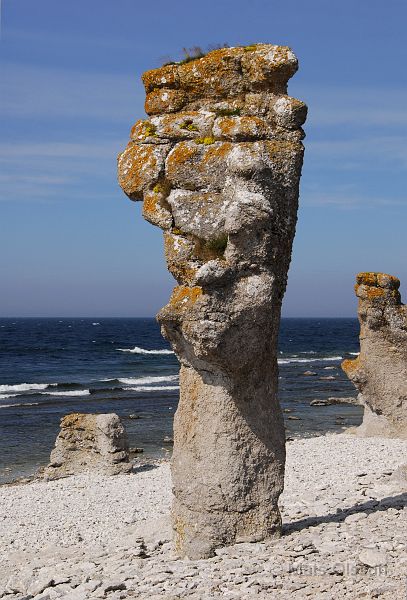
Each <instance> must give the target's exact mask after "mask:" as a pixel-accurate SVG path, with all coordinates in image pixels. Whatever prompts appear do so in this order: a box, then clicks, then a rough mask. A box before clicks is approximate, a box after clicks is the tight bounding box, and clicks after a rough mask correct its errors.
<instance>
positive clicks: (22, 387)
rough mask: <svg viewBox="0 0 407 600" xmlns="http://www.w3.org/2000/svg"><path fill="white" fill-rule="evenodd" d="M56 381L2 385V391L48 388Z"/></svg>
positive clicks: (0, 387)
mask: <svg viewBox="0 0 407 600" xmlns="http://www.w3.org/2000/svg"><path fill="white" fill-rule="evenodd" d="M55 385H58V384H56V383H16V384H15V385H0V392H30V391H31V390H46V389H47V388H48V387H51V386H55Z"/></svg>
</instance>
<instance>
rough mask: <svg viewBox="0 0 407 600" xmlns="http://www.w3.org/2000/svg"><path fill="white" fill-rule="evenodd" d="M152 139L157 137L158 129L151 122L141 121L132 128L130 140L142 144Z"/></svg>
mask: <svg viewBox="0 0 407 600" xmlns="http://www.w3.org/2000/svg"><path fill="white" fill-rule="evenodd" d="M150 137H154V138H155V137H157V128H156V126H155V125H154V124H153V123H151V122H150V121H145V120H143V119H140V120H139V121H137V122H136V123H135V124H134V125H133V127H132V128H131V131H130V139H131V140H134V141H135V142H142V141H144V140H145V139H147V138H150Z"/></svg>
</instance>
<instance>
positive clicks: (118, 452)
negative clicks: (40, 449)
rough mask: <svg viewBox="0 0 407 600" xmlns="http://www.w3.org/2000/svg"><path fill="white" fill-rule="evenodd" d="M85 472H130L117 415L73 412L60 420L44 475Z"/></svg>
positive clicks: (123, 432) (123, 435) (125, 442)
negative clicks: (59, 428) (59, 427)
mask: <svg viewBox="0 0 407 600" xmlns="http://www.w3.org/2000/svg"><path fill="white" fill-rule="evenodd" d="M84 471H92V472H98V473H100V474H104V475H117V474H118V473H127V472H129V471H131V464H130V463H129V450H128V444H127V436H126V432H125V430H124V427H123V425H122V423H121V421H120V418H119V417H118V416H117V415H116V414H114V413H111V414H100V415H92V414H79V413H73V414H70V415H66V416H65V417H63V419H61V431H60V432H59V434H58V437H57V439H56V442H55V448H54V449H53V450H52V452H51V457H50V464H49V465H48V467H47V468H46V470H45V476H46V477H48V478H52V479H54V478H58V477H65V476H67V475H77V474H79V473H82V472H84Z"/></svg>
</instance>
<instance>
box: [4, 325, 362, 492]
mask: <svg viewBox="0 0 407 600" xmlns="http://www.w3.org/2000/svg"><path fill="white" fill-rule="evenodd" d="M358 334H359V325H358V322H357V320H355V319H283V320H282V323H281V331H280V340H279V369H280V379H279V397H280V401H281V404H282V406H283V409H285V418H286V428H287V436H288V437H298V436H311V435H319V434H321V433H323V432H326V431H339V430H341V429H343V428H344V427H348V426H350V425H358V424H359V423H360V422H361V416H362V409H361V408H360V407H358V406H353V405H346V404H344V405H333V406H320V407H316V406H310V401H312V400H314V399H316V398H318V399H325V398H329V397H331V396H335V397H340V396H356V392H355V389H354V387H353V385H352V384H351V383H350V382H349V381H348V379H347V378H346V376H345V375H344V374H343V373H342V371H341V369H340V362H341V361H342V360H343V358H350V357H352V356H354V355H355V354H356V353H357V352H358V350H359V341H358ZM178 370H179V364H178V361H177V359H176V357H175V355H174V353H173V352H172V351H171V348H170V346H169V345H168V343H167V342H166V341H165V340H164V339H163V338H162V336H161V334H160V329H159V326H158V325H157V323H156V321H155V320H154V319H135V318H134V319H121V318H117V319H64V318H61V319H37V318H32V319H0V483H4V482H7V481H11V480H13V479H15V478H17V477H21V476H23V475H29V474H32V473H33V472H34V471H35V470H36V469H37V468H38V467H40V466H42V465H45V464H46V463H47V462H48V458H49V454H50V451H51V449H52V448H53V445H54V442H55V438H56V436H57V434H58V431H59V422H60V419H61V417H63V416H64V415H66V414H68V413H71V412H104V413H105V412H115V413H117V414H118V415H120V417H121V418H122V419H123V422H124V425H125V427H126V430H127V433H128V436H129V443H130V446H132V447H138V448H143V449H144V454H143V456H145V457H147V458H151V457H163V456H168V455H169V453H170V446H169V445H168V444H167V443H165V442H164V438H165V437H166V436H168V437H171V436H172V420H173V415H174V412H175V410H176V408H177V402H178V394H179V388H178ZM306 371H311V372H312V373H314V375H304V372H306ZM327 378H328V379H327Z"/></svg>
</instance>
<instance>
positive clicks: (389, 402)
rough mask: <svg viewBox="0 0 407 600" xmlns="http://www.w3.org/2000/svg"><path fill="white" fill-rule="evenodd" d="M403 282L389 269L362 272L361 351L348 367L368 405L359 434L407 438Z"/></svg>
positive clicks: (358, 281)
mask: <svg viewBox="0 0 407 600" xmlns="http://www.w3.org/2000/svg"><path fill="white" fill-rule="evenodd" d="M399 286H400V281H399V280H398V279H397V278H396V277H393V276H392V275H387V274H385V273H359V275H358V276H357V278H356V286H355V291H356V295H357V297H358V298H359V309H358V314H359V322H360V354H359V356H358V357H357V358H356V359H354V360H345V361H343V363H342V368H343V370H344V371H345V373H346V374H347V376H348V377H349V378H350V379H351V381H352V382H353V383H354V384H355V386H356V388H357V389H358V390H359V392H360V393H359V400H360V402H361V404H363V405H364V407H365V411H364V417H363V423H362V425H361V426H360V427H359V428H358V430H357V433H358V434H359V435H365V436H375V435H380V436H386V437H400V438H407V306H406V305H404V304H402V303H401V299H400V293H399Z"/></svg>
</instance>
